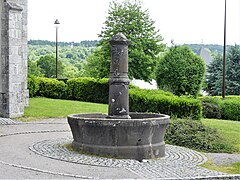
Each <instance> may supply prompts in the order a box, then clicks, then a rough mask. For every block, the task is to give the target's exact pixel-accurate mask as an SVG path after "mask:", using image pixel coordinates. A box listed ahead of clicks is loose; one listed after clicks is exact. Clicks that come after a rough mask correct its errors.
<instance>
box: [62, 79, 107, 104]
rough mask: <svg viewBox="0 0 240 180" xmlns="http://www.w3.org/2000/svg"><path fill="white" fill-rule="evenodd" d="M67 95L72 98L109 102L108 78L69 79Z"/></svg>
mask: <svg viewBox="0 0 240 180" xmlns="http://www.w3.org/2000/svg"><path fill="white" fill-rule="evenodd" d="M66 85H67V97H68V99H71V100H78V101H86V102H95V103H105V104H107V103H108V79H106V78H105V79H100V80H97V79H94V78H88V77H86V78H74V79H69V80H68V81H67V84H66Z"/></svg>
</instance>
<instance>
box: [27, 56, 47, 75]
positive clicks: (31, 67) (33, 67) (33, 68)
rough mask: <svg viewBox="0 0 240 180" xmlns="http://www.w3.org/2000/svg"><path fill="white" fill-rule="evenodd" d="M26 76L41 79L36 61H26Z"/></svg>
mask: <svg viewBox="0 0 240 180" xmlns="http://www.w3.org/2000/svg"><path fill="white" fill-rule="evenodd" d="M28 75H29V76H31V75H33V76H39V77H42V76H43V74H42V73H41V68H40V67H39V66H37V62H36V61H32V60H28Z"/></svg>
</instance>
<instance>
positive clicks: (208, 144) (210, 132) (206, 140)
mask: <svg viewBox="0 0 240 180" xmlns="http://www.w3.org/2000/svg"><path fill="white" fill-rule="evenodd" d="M165 141H166V143H169V144H173V145H177V146H184V147H188V148H191V149H195V150H199V151H205V152H234V151H235V148H234V147H233V146H231V145H230V144H227V142H225V141H224V140H223V139H222V137H221V136H220V135H219V134H218V132H217V130H216V129H212V128H209V127H207V126H205V125H203V124H202V123H201V121H192V120H179V119H174V120H172V121H171V123H170V125H169V127H168V128H167V130H166V134H165Z"/></svg>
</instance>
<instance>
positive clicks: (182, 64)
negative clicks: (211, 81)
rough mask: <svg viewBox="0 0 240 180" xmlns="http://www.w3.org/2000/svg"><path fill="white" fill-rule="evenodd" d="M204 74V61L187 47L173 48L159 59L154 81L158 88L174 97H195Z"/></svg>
mask: <svg viewBox="0 0 240 180" xmlns="http://www.w3.org/2000/svg"><path fill="white" fill-rule="evenodd" d="M204 74H205V62H204V60H203V59H202V58H201V57H200V56H198V55H196V54H195V53H193V51H192V50H191V49H190V48H189V47H187V46H173V47H171V48H170V49H169V51H168V52H166V54H165V55H164V56H163V57H162V58H161V59H160V61H159V64H158V67H157V71H156V80H157V84H158V87H159V88H160V89H163V90H167V91H170V92H173V93H174V94H176V95H193V96H197V94H198V93H199V91H200V90H201V87H202V83H203V80H204Z"/></svg>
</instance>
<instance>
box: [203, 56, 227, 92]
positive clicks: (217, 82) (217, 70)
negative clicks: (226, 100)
mask: <svg viewBox="0 0 240 180" xmlns="http://www.w3.org/2000/svg"><path fill="white" fill-rule="evenodd" d="M222 62H223V59H222V55H221V54H219V53H217V54H214V55H213V60H212V62H211V63H210V64H209V65H208V66H207V73H206V84H207V88H206V89H205V91H207V92H208V93H209V95H221V94H222V75H223V73H222V69H223V66H222V65H223V64H222Z"/></svg>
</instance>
